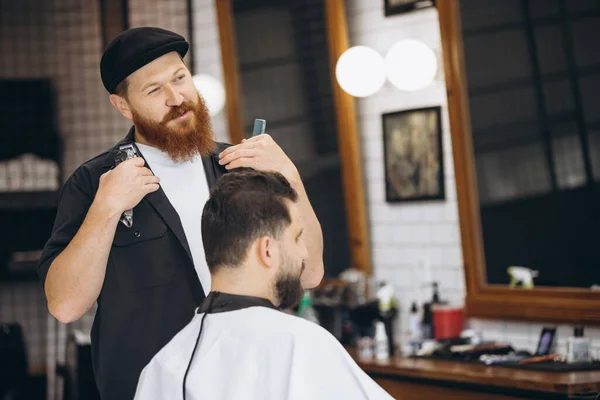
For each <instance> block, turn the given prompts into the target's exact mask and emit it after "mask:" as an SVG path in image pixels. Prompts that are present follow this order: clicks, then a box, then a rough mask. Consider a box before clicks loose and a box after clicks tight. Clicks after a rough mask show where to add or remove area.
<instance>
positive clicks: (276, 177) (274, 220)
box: [202, 171, 298, 272]
mask: <svg viewBox="0 0 600 400" xmlns="http://www.w3.org/2000/svg"><path fill="white" fill-rule="evenodd" d="M297 199H298V194H297V193H296V191H295V190H294V189H293V188H292V187H291V186H290V183H289V182H288V181H287V179H285V178H284V176H283V175H281V174H280V173H277V172H261V171H239V172H238V171H236V172H229V173H227V174H225V175H223V176H222V177H221V178H220V179H219V180H218V181H217V183H216V184H215V185H214V186H213V188H212V190H211V193H210V198H209V199H208V201H207V202H206V205H205V206H204V211H203V213H202V241H203V243H204V253H205V255H206V262H207V264H208V268H209V269H210V271H211V272H215V271H216V270H217V269H219V268H220V267H222V266H231V267H234V266H238V265H239V264H241V262H242V261H243V260H244V258H245V257H246V253H247V252H248V248H249V246H250V244H251V243H252V242H253V241H254V240H256V239H257V238H259V237H261V236H267V235H268V236H272V237H275V238H276V237H278V236H279V235H280V233H281V232H282V231H283V230H284V229H285V228H286V227H287V226H289V224H290V223H291V217H290V213H289V211H288V208H287V205H286V204H285V200H291V201H293V202H295V201H296V200H297Z"/></svg>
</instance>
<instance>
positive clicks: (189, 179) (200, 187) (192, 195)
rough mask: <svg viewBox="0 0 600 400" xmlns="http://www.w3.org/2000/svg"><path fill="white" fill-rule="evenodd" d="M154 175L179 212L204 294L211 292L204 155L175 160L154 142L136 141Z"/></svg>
mask: <svg viewBox="0 0 600 400" xmlns="http://www.w3.org/2000/svg"><path fill="white" fill-rule="evenodd" d="M136 145H137V147H138V148H139V149H140V151H141V152H142V155H143V156H144V158H145V159H146V161H147V162H148V165H149V166H150V168H151V169H152V172H154V175H156V176H158V177H159V178H160V186H161V187H162V189H163V190H164V192H165V194H166V195H167V198H168V199H169V202H170V203H171V205H172V206H173V208H175V211H177V214H179V219H180V220H181V225H182V226H183V231H184V232H185V236H186V238H187V241H188V244H189V246H190V251H191V253H192V259H193V261H194V267H195V268H196V273H197V274H198V278H200V283H202V289H203V290H204V294H208V292H210V272H209V270H208V265H207V264H206V257H205V256H204V246H203V244H202V230H201V222H202V209H203V208H204V204H205V203H206V201H207V200H208V197H209V194H210V189H209V187H208V182H207V180H206V175H205V173H204V165H203V164H202V158H201V157H200V156H197V157H195V158H194V159H193V160H192V161H186V162H179V163H175V162H174V161H173V160H171V159H170V158H169V156H168V155H167V154H166V153H164V152H162V151H160V150H158V149H156V148H154V147H151V146H147V145H144V144H140V143H136Z"/></svg>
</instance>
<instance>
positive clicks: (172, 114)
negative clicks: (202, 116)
mask: <svg viewBox="0 0 600 400" xmlns="http://www.w3.org/2000/svg"><path fill="white" fill-rule="evenodd" d="M195 109H196V105H195V104H194V103H193V102H191V101H189V100H188V101H184V102H183V103H181V104H180V105H178V106H177V107H172V108H171V109H170V110H169V112H168V113H167V114H166V115H165V116H164V117H163V119H162V121H161V122H160V123H161V124H163V125H164V124H166V123H167V122H169V121H171V120H173V119H175V118H179V117H181V116H182V115H183V114H185V113H186V112H188V111H194V110H195Z"/></svg>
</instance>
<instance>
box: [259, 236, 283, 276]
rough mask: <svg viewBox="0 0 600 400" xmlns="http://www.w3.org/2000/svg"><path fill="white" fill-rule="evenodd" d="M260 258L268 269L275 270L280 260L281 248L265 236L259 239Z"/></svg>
mask: <svg viewBox="0 0 600 400" xmlns="http://www.w3.org/2000/svg"><path fill="white" fill-rule="evenodd" d="M257 247H258V249H257V250H258V258H259V260H260V261H261V263H262V264H263V265H264V266H265V267H267V268H275V267H276V266H277V261H278V260H279V246H278V244H277V242H276V241H275V240H273V238H271V237H269V236H263V237H261V238H260V239H258V246H257Z"/></svg>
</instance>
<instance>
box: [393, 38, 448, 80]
mask: <svg viewBox="0 0 600 400" xmlns="http://www.w3.org/2000/svg"><path fill="white" fill-rule="evenodd" d="M385 73H386V75H387V77H388V79H389V80H390V82H392V84H393V85H394V86H396V87H397V88H398V89H400V90H405V91H415V90H419V89H423V88H424V87H426V86H427V85H429V84H430V83H431V82H433V80H434V79H435V75H436V73H437V57H436V56H435V53H434V52H433V50H431V49H430V48H429V47H427V45H425V43H423V42H420V41H418V40H414V39H407V40H402V41H400V42H398V43H396V44H395V45H394V46H392V48H391V49H390V50H389V51H388V53H387V54H386V56H385Z"/></svg>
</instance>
